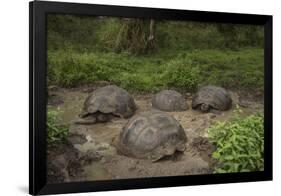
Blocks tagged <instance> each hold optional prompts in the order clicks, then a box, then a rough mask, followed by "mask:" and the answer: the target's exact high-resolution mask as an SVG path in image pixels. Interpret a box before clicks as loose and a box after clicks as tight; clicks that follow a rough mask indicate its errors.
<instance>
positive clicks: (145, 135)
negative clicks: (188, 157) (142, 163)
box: [116, 110, 187, 161]
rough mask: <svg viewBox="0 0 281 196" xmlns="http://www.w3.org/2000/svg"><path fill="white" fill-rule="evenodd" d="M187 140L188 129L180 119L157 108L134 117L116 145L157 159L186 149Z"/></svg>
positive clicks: (120, 149)
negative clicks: (186, 129) (185, 130)
mask: <svg viewBox="0 0 281 196" xmlns="http://www.w3.org/2000/svg"><path fill="white" fill-rule="evenodd" d="M186 141H187V137H186V134H185V132H184V129H183V127H182V126H181V125H180V124H179V122H178V121H177V120H176V119H174V118H173V117H172V116H171V115H169V114H167V113H165V112H161V111H154V110H153V111H149V112H143V113H140V114H138V115H135V116H134V117H133V118H131V119H130V120H129V121H128V122H127V124H126V125H125V126H124V127H123V129H122V131H121V133H120V135H119V138H118V141H117V145H116V147H117V149H118V151H119V152H121V153H123V154H125V155H127V156H131V157H135V158H141V159H151V160H153V161H157V160H159V159H161V158H162V157H164V156H166V155H173V154H174V153H175V152H176V151H184V150H185V143H186Z"/></svg>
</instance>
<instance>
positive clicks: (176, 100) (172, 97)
mask: <svg viewBox="0 0 281 196" xmlns="http://www.w3.org/2000/svg"><path fill="white" fill-rule="evenodd" d="M152 107H154V108H157V109H159V110H162V111H167V112H172V111H184V110H187V109H188V106H187V103H186V101H185V99H184V97H183V96H182V95H181V94H180V93H179V92H177V91H174V90H162V91H160V92H159V93H157V94H156V95H154V96H153V98H152Z"/></svg>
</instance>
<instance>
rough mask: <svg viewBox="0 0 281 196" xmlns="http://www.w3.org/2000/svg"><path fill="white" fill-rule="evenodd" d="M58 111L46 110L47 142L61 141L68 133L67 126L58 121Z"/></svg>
mask: <svg viewBox="0 0 281 196" xmlns="http://www.w3.org/2000/svg"><path fill="white" fill-rule="evenodd" d="M58 116H59V112H58V111H55V110H48V113H47V142H48V144H53V143H54V142H59V141H62V140H63V139H64V138H65V137H66V136H67V134H68V127H67V126H65V125H61V124H59V123H58Z"/></svg>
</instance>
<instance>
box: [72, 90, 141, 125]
mask: <svg viewBox="0 0 281 196" xmlns="http://www.w3.org/2000/svg"><path fill="white" fill-rule="evenodd" d="M136 108H137V107H136V104H135V101H134V99H133V97H132V96H131V95H130V94H129V93H128V92H127V91H126V90H124V89H122V88H120V87H118V86H115V85H108V86H104V87H101V88H98V89H97V90H95V91H94V92H93V93H92V94H90V95H89V96H88V97H87V99H86V100H85V102H84V107H83V111H82V113H81V114H80V115H79V117H80V119H79V120H77V121H76V123H77V124H93V123H97V122H107V121H109V120H110V119H111V118H113V117H114V116H116V117H120V118H129V117H131V116H132V115H133V114H134V113H135V110H136Z"/></svg>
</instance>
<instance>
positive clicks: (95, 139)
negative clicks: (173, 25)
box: [48, 89, 263, 181]
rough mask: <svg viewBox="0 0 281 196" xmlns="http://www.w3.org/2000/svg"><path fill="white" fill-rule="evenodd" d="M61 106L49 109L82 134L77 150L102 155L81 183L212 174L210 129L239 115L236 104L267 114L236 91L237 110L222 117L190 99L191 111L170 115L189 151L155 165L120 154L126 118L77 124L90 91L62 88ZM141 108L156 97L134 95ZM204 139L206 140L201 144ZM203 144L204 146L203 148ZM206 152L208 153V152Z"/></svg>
mask: <svg viewBox="0 0 281 196" xmlns="http://www.w3.org/2000/svg"><path fill="white" fill-rule="evenodd" d="M52 93H53V94H55V96H56V99H58V98H57V97H59V100H63V101H60V102H59V104H50V105H48V108H53V109H56V110H59V111H60V114H61V121H62V123H64V124H67V125H69V126H70V134H78V135H82V136H83V137H85V138H86V140H85V141H84V142H82V143H81V142H75V141H72V144H73V146H74V148H75V149H77V150H78V151H79V152H81V153H84V154H87V153H88V152H95V153H97V154H98V155H99V156H100V159H99V160H95V161H92V162H91V163H88V164H84V165H82V166H81V167H82V170H81V171H82V173H83V174H82V176H83V178H81V174H79V175H80V177H78V176H77V178H75V176H74V177H73V178H72V181H79V180H83V181H85V180H88V181H94V180H108V179H122V178H139V177H156V176H175V175H192V174H208V173H212V163H213V160H212V159H211V153H212V150H210V149H212V148H213V146H212V145H211V144H208V140H207V141H206V138H208V133H207V128H208V127H210V126H211V125H212V124H214V123H215V122H217V121H227V120H230V119H232V118H233V116H234V115H235V112H234V111H235V107H236V105H240V108H241V109H242V110H243V113H241V114H240V115H244V116H247V115H250V114H255V113H256V112H263V103H262V101H257V100H252V99H250V98H248V97H246V98H244V97H242V96H239V94H238V93H237V92H232V93H231V94H232V98H233V108H232V109H231V110H229V111H227V112H222V113H220V114H212V113H201V112H199V111H194V110H192V109H191V97H187V102H188V105H189V109H188V110H187V111H183V112H169V114H171V115H173V116H174V118H176V119H177V120H178V121H179V122H180V124H181V125H182V126H183V128H184V130H185V132H186V135H187V137H188V142H187V149H186V151H185V152H183V153H177V154H175V155H174V156H172V157H167V158H164V159H162V160H160V161H158V162H154V163H152V162H151V161H149V160H140V159H134V158H130V157H126V156H123V155H121V154H118V152H117V151H116V149H115V147H114V146H113V145H112V140H113V139H114V138H115V137H116V136H117V135H118V134H119V132H120V131H121V129H122V127H123V126H124V125H125V123H126V122H127V120H126V119H117V118H116V119H112V120H111V121H110V122H107V123H99V124H93V125H75V124H73V121H74V120H75V119H77V118H78V114H79V113H80V111H81V109H82V106H83V102H84V100H85V98H86V97H87V95H88V94H89V93H88V92H85V91H84V90H82V89H74V90H73V89H72V90H69V89H59V90H57V89H56V90H55V91H54V92H52ZM133 97H134V99H135V102H136V104H137V106H138V109H137V111H136V113H140V112H142V111H146V110H150V109H151V98H152V94H146V95H137V94H133ZM201 140H202V141H201ZM202 145H203V147H202ZM204 149H205V150H204Z"/></svg>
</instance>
